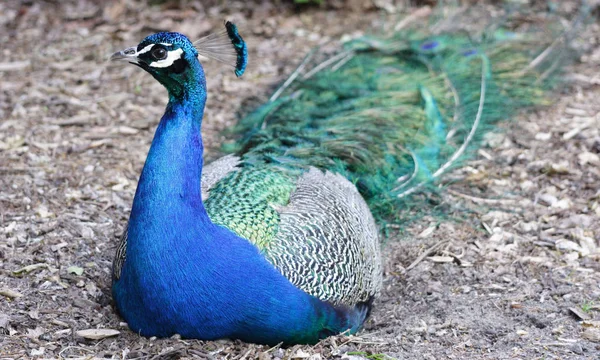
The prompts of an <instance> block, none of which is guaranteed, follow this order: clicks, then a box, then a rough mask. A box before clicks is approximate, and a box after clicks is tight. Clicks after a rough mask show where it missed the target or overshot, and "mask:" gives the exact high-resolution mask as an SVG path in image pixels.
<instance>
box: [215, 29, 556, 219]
mask: <svg viewBox="0 0 600 360" xmlns="http://www.w3.org/2000/svg"><path fill="white" fill-rule="evenodd" d="M418 25H419V24H417V26H415V27H418V28H419V29H416V30H415V29H407V30H404V31H399V32H395V33H392V34H390V35H389V36H381V37H375V36H369V37H364V38H360V39H357V40H353V41H350V42H348V43H346V44H345V45H344V49H343V50H342V51H341V52H340V53H339V54H338V55H337V56H335V57H333V58H330V60H328V61H324V62H321V63H320V64H321V65H319V64H315V65H313V67H312V70H306V71H304V73H303V74H304V75H303V74H302V73H295V74H294V75H293V76H292V78H291V79H292V80H294V79H295V80H294V81H290V80H288V82H287V83H286V84H285V89H283V91H278V92H277V94H276V96H274V97H273V99H272V101H269V102H267V103H266V104H264V105H262V106H261V107H259V108H257V109H256V110H254V111H252V112H250V113H249V114H248V115H247V116H245V117H244V118H242V119H241V120H240V122H239V124H238V125H237V127H235V129H234V130H233V135H234V137H235V143H234V145H233V146H232V145H231V144H229V146H228V147H227V150H228V151H232V152H233V151H235V152H237V153H238V154H240V155H242V158H243V160H244V161H245V163H246V164H255V165H256V164H263V163H266V164H276V165H277V166H281V167H282V168H284V169H288V170H294V171H300V172H301V171H303V170H304V169H306V168H307V167H308V166H316V167H319V168H321V169H328V170H331V171H334V172H338V173H341V174H342V175H344V176H346V177H347V178H348V179H350V180H351V181H352V182H354V183H355V184H356V185H357V187H358V189H359V191H360V192H361V194H362V195H363V197H364V198H365V199H366V200H367V202H368V204H369V206H370V208H371V210H372V212H373V214H374V216H375V217H376V218H377V219H390V218H391V219H395V220H400V219H401V218H402V216H401V214H400V212H398V209H401V208H403V207H404V206H405V205H406V201H407V199H408V198H409V196H407V195H410V194H412V193H415V192H416V191H418V190H420V189H422V188H423V187H427V186H430V185H431V184H433V183H434V182H435V180H437V179H439V177H440V175H441V174H443V173H445V172H447V171H448V170H450V169H452V168H454V167H456V166H457V165H459V164H460V163H461V162H462V161H464V159H466V158H468V156H469V155H470V154H471V153H472V149H474V148H475V147H476V146H477V145H478V143H479V141H480V139H481V136H482V134H483V133H485V131H488V130H489V129H490V127H491V126H493V125H494V124H495V123H496V122H497V121H498V120H503V119H508V118H510V117H511V116H512V115H513V114H514V113H515V111H516V110H517V109H519V108H525V107H529V106H534V105H542V104H547V103H548V96H547V94H548V90H549V89H550V87H551V85H553V84H556V83H557V80H558V79H559V78H558V77H557V76H555V74H556V70H558V69H560V65H561V64H562V62H563V61H559V62H555V61H552V60H551V59H550V58H548V59H546V61H544V62H542V63H540V64H536V66H531V64H532V61H534V59H535V58H536V56H538V55H539V54H541V53H543V51H544V49H548V48H549V47H551V44H552V42H553V40H554V39H555V38H556V36H557V35H556V34H557V33H558V31H559V30H560V29H559V30H556V29H554V28H552V27H550V28H544V29H537V31H535V32H534V30H535V29H534V30H531V32H528V33H523V34H521V33H519V32H518V31H516V30H513V29H504V28H501V27H500V28H499V27H498V26H496V27H495V28H494V29H492V30H490V31H487V32H483V33H482V34H480V36H478V37H473V36H470V35H468V34H465V33H464V32H461V31H452V30H449V31H448V32H446V33H442V34H433V33H430V32H429V31H430V30H429V29H431V28H432V27H423V26H418ZM551 26H557V25H556V24H555V23H554V24H552V25H551ZM542 30H543V31H542ZM473 38H479V39H480V40H479V41H475V40H473ZM552 51H554V52H555V53H556V54H558V55H560V54H563V52H562V49H559V48H554V49H552ZM311 54H314V53H311ZM318 56H319V55H318V53H317V55H315V56H313V58H314V57H318ZM558 57H559V56H554V57H553V58H554V59H556V58H558ZM309 64H310V60H309V61H307V62H304V63H303V64H302V66H301V68H305V69H310V65H309ZM550 70H552V71H550ZM507 104H508V106H507ZM449 135H451V136H449ZM429 189H431V187H429Z"/></svg>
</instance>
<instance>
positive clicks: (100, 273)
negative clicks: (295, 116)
mask: <svg viewBox="0 0 600 360" xmlns="http://www.w3.org/2000/svg"><path fill="white" fill-rule="evenodd" d="M374 3H376V4H378V5H377V6H374V5H372V4H371V3H368V4H367V5H363V4H364V3H363V2H360V1H351V2H348V3H344V2H341V1H340V2H333V6H329V7H321V8H319V7H315V8H310V7H309V8H303V9H298V8H296V7H294V6H293V5H292V4H289V3H287V2H286V3H276V4H273V3H271V2H252V3H245V2H241V1H240V2H210V4H208V3H207V2H199V1H195V2H194V1H189V2H188V1H186V2H183V1H173V2H167V3H163V4H162V5H160V6H150V5H148V4H147V3H145V2H138V1H133V0H122V1H109V2H93V1H25V0H23V1H17V0H9V1H4V2H0V44H2V45H1V46H0V52H1V55H2V57H1V58H0V274H1V275H0V358H7V359H17V358H56V357H63V358H93V357H98V358H129V359H169V358H180V357H188V358H201V359H202V358H215V359H241V358H244V359H252V358H260V359H278V358H286V359H290V358H297V359H305V358H310V359H330V358H345V359H362V358H365V357H368V358H373V359H375V358H377V359H384V358H387V357H392V358H405V359H440V358H448V359H598V358H600V355H599V354H600V247H599V240H600V223H599V221H598V220H599V219H600V205H599V203H600V190H599V189H600V158H599V154H600V132H599V130H598V129H599V128H600V126H599V125H600V100H599V99H600V86H599V85H600V75H598V70H599V69H600V66H599V65H600V48H599V47H598V41H599V27H598V25H597V24H595V23H594V24H592V25H590V27H589V28H588V30H586V32H585V34H584V36H583V37H582V38H583V39H584V42H585V43H586V47H587V48H588V50H589V51H588V53H587V54H586V55H585V56H584V57H583V58H582V62H581V63H578V64H576V65H574V66H572V67H571V68H569V70H568V74H567V76H568V78H569V79H570V80H571V82H570V84H569V86H568V87H566V88H564V89H559V90H558V92H557V95H556V96H555V99H556V101H555V104H554V105H553V106H551V107H548V108H545V109H541V110H536V111H529V112H524V113H522V114H521V115H520V116H518V117H517V118H516V119H514V121H512V122H509V123H506V124H505V125H504V126H503V127H502V129H499V130H498V131H497V132H495V133H493V134H490V135H489V136H488V137H487V144H486V146H485V147H483V148H482V150H481V151H480V152H479V153H478V156H477V157H476V159H474V160H473V161H471V162H469V164H468V165H467V166H465V167H463V168H461V169H459V170H458V171H455V172H454V173H453V174H452V176H451V178H452V179H454V182H453V183H452V184H451V185H450V186H449V187H448V189H447V191H446V192H444V195H443V196H442V197H441V198H437V199H436V201H441V202H442V203H443V204H446V206H448V208H449V210H450V211H451V212H455V213H460V216H459V217H460V218H461V219H463V221H440V220H439V219H434V218H427V217H426V218H424V219H422V220H420V221H418V222H416V223H412V224H410V226H409V227H408V228H407V229H406V231H405V233H404V235H403V236H402V239H396V238H393V239H389V240H388V241H387V243H386V245H385V247H384V250H383V251H384V253H385V258H386V266H385V280H384V290H383V294H382V296H381V298H380V299H379V300H378V301H377V302H376V304H375V310H374V312H373V316H372V318H371V319H370V320H369V321H368V323H367V325H366V329H365V330H364V331H363V332H362V333H360V334H359V335H360V336H358V337H350V338H348V337H343V336H339V337H334V338H330V339H327V340H325V341H323V342H322V343H321V344H318V345H316V346H313V347H310V346H295V347H291V348H287V349H281V348H268V347H265V346H257V345H248V344H243V343H241V342H230V341H218V342H203V341H195V340H181V339H166V340H160V339H146V338H141V337H139V336H137V335H136V334H133V333H131V332H130V331H129V330H128V329H127V328H126V327H125V326H124V324H123V323H121V320H120V319H119V318H118V317H117V316H116V315H115V312H114V310H113V308H112V306H111V299H110V291H109V286H110V284H109V278H110V276H109V269H110V263H111V259H112V256H113V252H114V248H115V246H116V242H117V236H118V235H119V234H120V232H121V231H122V228H123V226H124V224H125V222H126V219H127V216H128V212H129V209H130V204H131V202H132V197H133V194H134V191H135V186H136V181H137V177H138V175H139V173H140V171H141V167H142V165H143V161H144V159H145V155H146V152H147V149H148V147H149V144H150V141H151V139H152V134H153V132H154V127H155V126H156V124H157V123H158V120H159V118H160V116H161V115H162V112H163V110H164V105H165V103H166V96H165V95H166V94H165V91H164V90H163V89H162V88H161V86H160V85H159V84H157V83H156V82H155V81H154V80H153V79H152V78H151V77H150V76H149V75H147V74H146V73H144V72H143V71H141V70H140V69H138V68H135V67H133V66H114V65H113V64H110V65H109V64H107V62H106V59H107V56H108V55H109V54H110V53H111V52H113V51H116V50H120V49H121V48H123V47H126V46H132V45H135V44H137V43H138V42H139V40H141V39H142V38H143V37H144V36H145V35H147V34H148V33H151V32H155V31H159V30H175V31H180V32H183V33H185V34H187V35H188V36H189V37H191V38H197V37H199V36H201V35H203V34H206V33H207V32H209V31H210V30H212V29H215V28H219V27H220V26H222V21H223V19H225V18H227V19H230V20H232V21H234V22H236V23H237V24H238V25H239V26H240V27H241V29H242V33H243V34H244V35H245V37H246V39H247V40H248V42H249V46H250V58H251V59H252V60H251V66H250V68H249V70H248V72H247V74H246V75H245V76H244V78H243V80H237V79H235V77H234V76H233V75H232V72H231V69H229V68H226V67H224V66H222V65H220V64H217V63H214V62H207V63H205V68H206V73H207V78H208V86H209V101H208V104H207V111H206V116H205V121H204V125H203V133H204V139H205V141H206V142H207V147H208V148H209V149H213V150H210V151H209V152H210V154H209V155H212V156H215V155H216V154H217V152H216V150H214V149H216V148H217V145H218V144H219V142H220V141H221V140H222V138H221V136H220V135H219V131H220V130H221V129H223V128H226V127H228V126H231V125H232V124H233V123H234V122H235V119H236V112H237V111H238V110H239V109H240V107H241V106H242V105H243V104H248V103H256V102H257V101H264V100H265V99H266V96H267V95H268V94H269V93H270V92H271V91H272V90H273V88H274V86H276V85H277V84H278V83H279V82H280V81H281V80H282V79H283V78H284V77H285V76H286V75H288V74H289V73H290V72H291V71H292V70H293V68H294V67H295V66H296V65H297V64H298V63H299V61H300V60H301V58H302V57H303V56H304V55H305V54H306V53H307V51H308V50H309V49H311V48H312V47H313V46H315V45H317V44H319V43H322V42H324V41H326V40H327V39H328V38H331V39H336V38H339V37H340V36H341V35H343V34H355V33H357V32H360V31H362V30H368V29H378V28H381V27H382V26H383V25H384V24H385V23H386V21H387V22H389V21H394V19H397V18H398V15H390V14H389V13H388V12H389V11H390V10H394V9H393V6H391V5H393V2H386V1H381V2H374ZM555 3H558V5H559V7H561V8H563V10H564V11H566V12H569V11H570V9H569V7H572V6H573V3H571V2H555ZM203 4H204V5H203ZM396 10H402V11H406V12H411V11H414V9H410V8H408V9H404V10H403V9H401V7H397V9H396ZM538 16H543V15H540V14H539V13H538ZM465 214H467V215H465ZM422 255H427V256H426V257H424V258H423V256H422ZM419 258H422V261H417V262H416V266H414V267H412V268H410V265H411V264H412V263H413V262H415V260H418V259H419ZM409 268H410V269H409ZM95 328H100V329H105V330H106V329H110V330H117V331H118V332H119V333H118V334H117V335H115V336H111V337H105V338H102V339H99V340H94V339H89V338H88V337H89V335H86V334H85V333H81V332H80V331H81V330H87V329H95Z"/></svg>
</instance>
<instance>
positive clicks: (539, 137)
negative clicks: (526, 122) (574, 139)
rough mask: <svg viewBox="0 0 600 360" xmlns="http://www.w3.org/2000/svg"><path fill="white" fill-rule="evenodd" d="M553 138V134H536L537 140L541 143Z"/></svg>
mask: <svg viewBox="0 0 600 360" xmlns="http://www.w3.org/2000/svg"><path fill="white" fill-rule="evenodd" d="M550 138H552V133H544V132H539V133H537V134H535V139H536V140H540V141H548V140H550Z"/></svg>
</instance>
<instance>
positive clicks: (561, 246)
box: [555, 239, 582, 252]
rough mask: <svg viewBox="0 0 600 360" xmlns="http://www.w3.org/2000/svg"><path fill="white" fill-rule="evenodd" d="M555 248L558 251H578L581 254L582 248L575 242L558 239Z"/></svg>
mask: <svg viewBox="0 0 600 360" xmlns="http://www.w3.org/2000/svg"><path fill="white" fill-rule="evenodd" d="M555 246H556V248H557V249H558V250H566V251H577V252H581V250H582V249H581V246H579V244H577V243H576V242H574V241H570V240H565V239H558V240H556V243H555Z"/></svg>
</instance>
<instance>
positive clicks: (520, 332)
mask: <svg viewBox="0 0 600 360" xmlns="http://www.w3.org/2000/svg"><path fill="white" fill-rule="evenodd" d="M517 335H519V336H526V335H529V333H528V332H527V331H525V330H520V329H519V330H517Z"/></svg>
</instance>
